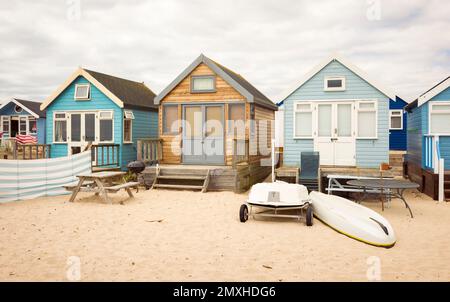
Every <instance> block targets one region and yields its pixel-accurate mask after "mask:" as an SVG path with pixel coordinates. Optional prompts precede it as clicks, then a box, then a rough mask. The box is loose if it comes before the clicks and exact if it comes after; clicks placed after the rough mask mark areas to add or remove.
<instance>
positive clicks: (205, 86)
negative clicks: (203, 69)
mask: <svg viewBox="0 0 450 302" xmlns="http://www.w3.org/2000/svg"><path fill="white" fill-rule="evenodd" d="M214 91H216V77H215V76H193V77H191V92H214Z"/></svg>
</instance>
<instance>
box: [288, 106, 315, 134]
mask: <svg viewBox="0 0 450 302" xmlns="http://www.w3.org/2000/svg"><path fill="white" fill-rule="evenodd" d="M297 105H309V108H310V109H309V110H298V109H297ZM314 108H315V106H314V103H312V102H294V110H293V111H294V112H293V113H294V115H293V119H294V120H293V123H292V124H293V126H294V128H293V129H292V130H293V137H294V139H314V129H315V126H314V125H315V123H314ZM298 112H309V113H311V136H297V133H296V132H297V131H296V129H297V118H296V116H297V113H298Z"/></svg>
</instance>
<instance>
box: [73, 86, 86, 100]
mask: <svg viewBox="0 0 450 302" xmlns="http://www.w3.org/2000/svg"><path fill="white" fill-rule="evenodd" d="M75 98H77V99H78V98H80V99H86V98H89V85H81V86H76V91H75Z"/></svg>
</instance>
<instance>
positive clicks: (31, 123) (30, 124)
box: [28, 119, 37, 134]
mask: <svg viewBox="0 0 450 302" xmlns="http://www.w3.org/2000/svg"><path fill="white" fill-rule="evenodd" d="M28 131H29V132H30V134H36V132H37V124H36V120H35V119H28Z"/></svg>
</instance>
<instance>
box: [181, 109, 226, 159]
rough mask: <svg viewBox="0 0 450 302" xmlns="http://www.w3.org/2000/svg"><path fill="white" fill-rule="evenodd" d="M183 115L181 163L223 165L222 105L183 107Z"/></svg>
mask: <svg viewBox="0 0 450 302" xmlns="http://www.w3.org/2000/svg"><path fill="white" fill-rule="evenodd" d="M183 115H184V118H183V120H184V125H183V148H182V152H183V154H182V161H183V163H184V164H199V165H201V164H207V165H221V164H224V162H225V157H224V128H223V125H224V107H223V105H185V106H184V111H183Z"/></svg>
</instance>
